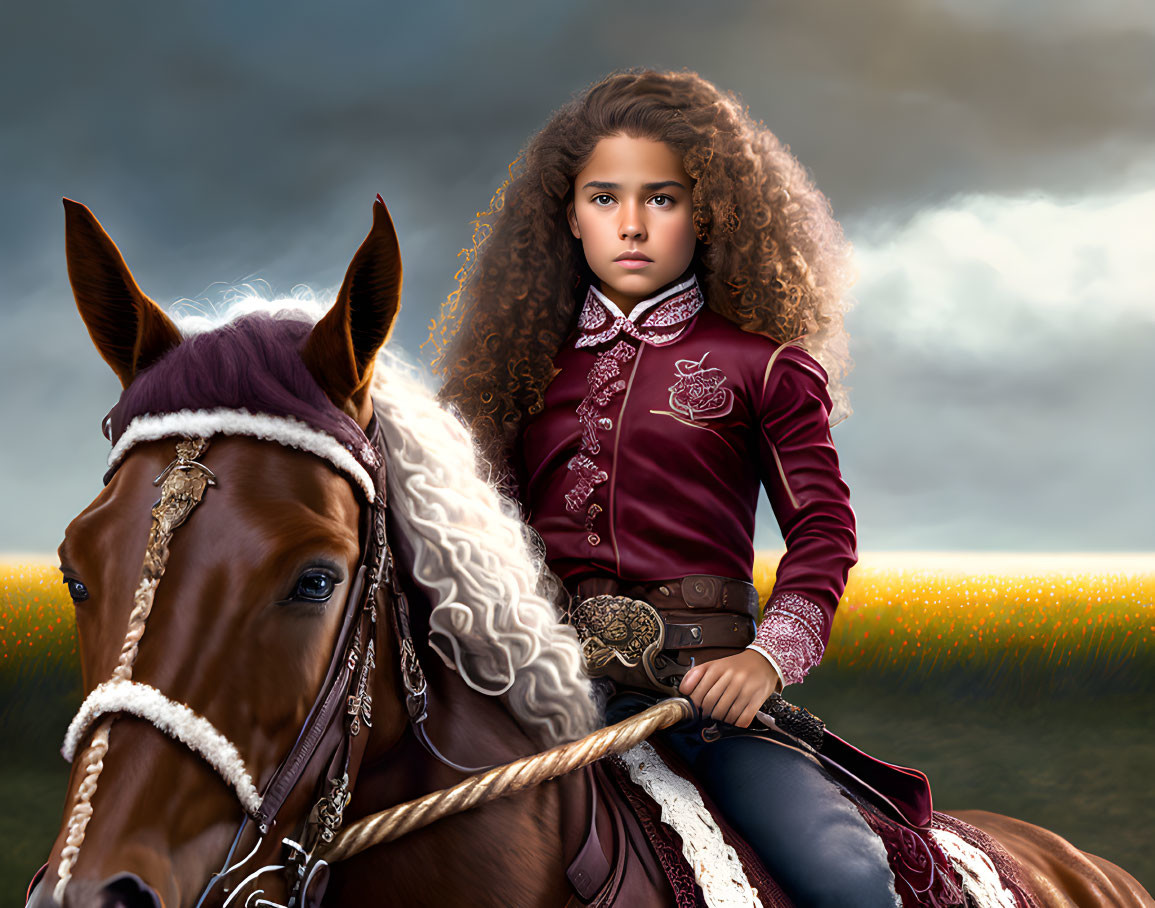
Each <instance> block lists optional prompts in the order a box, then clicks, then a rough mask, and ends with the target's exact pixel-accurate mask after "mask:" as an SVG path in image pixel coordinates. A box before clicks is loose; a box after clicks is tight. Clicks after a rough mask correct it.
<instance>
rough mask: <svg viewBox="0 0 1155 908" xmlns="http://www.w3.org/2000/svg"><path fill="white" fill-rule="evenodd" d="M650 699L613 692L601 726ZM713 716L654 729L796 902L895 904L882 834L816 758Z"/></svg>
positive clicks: (779, 738)
mask: <svg viewBox="0 0 1155 908" xmlns="http://www.w3.org/2000/svg"><path fill="white" fill-rule="evenodd" d="M653 702H654V700H653V699H651V698H647V697H644V696H641V695H634V694H630V693H624V694H619V695H618V696H616V697H615V698H614V699H612V700H611V701H610V703H609V705H608V706H607V708H606V719H607V724H610V723H613V722H617V721H621V720H622V719H624V718H626V717H627V716H630V715H633V714H634V713H636V712H638V711H640V710H641V709H644V708H645V707H647V706H649V705H650V704H651V703H653ZM712 724H713V723H712V722H701V721H698V722H693V723H683V724H682V725H678V726H676V727H674V728H672V729H667V730H666V731H664V732H660V733H659V737H660V738H661V740H662V742H663V743H665V744H667V745H669V747H670V748H671V749H672V750H673V751H674V752H675V753H677V754H678V756H679V757H681V759H682V760H683V761H684V762H685V763H686V764H687V765H688V766H689V767H690V770H691V772H693V774H694V778H695V779H696V780H697V781H698V783H699V784H700V785H701V786H702V788H704V789H705V790H706V793H707V794H708V795H709V796H710V797H711V798H712V799H713V801H714V803H715V804H717V805H718V809H719V810H721V811H722V814H723V816H724V817H725V818H726V821H727V822H728V823H729V824H730V825H731V826H732V827H734V829H735V830H737V832H738V833H739V834H741V835H742V837H743V838H745V839H746V841H747V842H749V844H750V847H751V848H753V849H754V851H755V852H757V854H758V856H759V857H760V858H761V859H762V862H763V864H764V865H765V866H766V869H767V870H768V871H769V873H770V875H771V876H772V877H773V878H774V879H775V881H777V883H778V884H779V885H780V886H781V887H782V889H783V890H784V891H785V892H786V894H787V895H788V896H789V897H790V899H791V901H793V902H794V904H795V905H797V906H799V908H809V906H831V908H834V906H838V908H848V906H853V908H894V906H895V905H897V904H899V900H898V896H897V895H896V894H895V890H894V875H893V873H891V870H890V866H889V865H888V864H887V860H886V850H885V849H884V848H883V845H882V841H881V840H880V839H879V838H878V836H876V835H875V834H874V832H873V830H871V828H870V827H869V826H868V825H867V824H866V821H865V820H863V819H862V816H861V815H860V814H859V812H858V810H857V809H856V808H855V807H854V805H853V804H852V803H851V802H850V801H848V800H847V799H846V798H845V797H844V796H843V795H842V794H841V793H840V791H839V789H838V786H837V785H836V784H835V783H834V781H832V780H831V779H830V777H829V776H828V775H827V774H826V772H825V771H823V769H822V768H821V767H820V766H819V764H818V763H817V761H816V760H814V759H813V758H812V757H810V756H809V755H807V754H806V753H804V752H802V751H801V749H799V748H798V746H797V745H796V744H794V743H793V742H792V741H791V739H790V738H788V737H786V736H785V735H781V734H779V733H777V732H774V731H771V730H770V729H763V730H758V731H753V730H749V729H743V728H738V727H736V726H733V725H725V724H723V723H718V726H717V727H718V730H719V731H720V732H721V735H720V736H719V737H718V738H717V739H716V740H710V741H707V740H705V739H704V738H703V736H702V731H703V729H704V728H707V727H709V726H710V725H712Z"/></svg>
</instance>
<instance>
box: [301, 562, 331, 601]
mask: <svg viewBox="0 0 1155 908" xmlns="http://www.w3.org/2000/svg"><path fill="white" fill-rule="evenodd" d="M336 586H337V583H336V578H334V577H333V575H332V574H330V573H329V572H328V571H322V570H317V569H313V570H310V571H305V573H303V574H302V575H301V577H300V579H299V580H298V581H297V589H296V590H295V591H294V592H293V598H294V599H301V600H304V601H305V602H328V601H329V598H330V597H331V596H332V595H333V590H334V589H335V588H336Z"/></svg>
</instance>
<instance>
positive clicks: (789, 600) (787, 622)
mask: <svg viewBox="0 0 1155 908" xmlns="http://www.w3.org/2000/svg"><path fill="white" fill-rule="evenodd" d="M825 623H826V615H825V613H824V612H823V611H822V608H821V607H820V606H818V605H817V604H816V603H814V602H811V601H810V600H809V599H807V598H806V597H805V596H800V595H799V594H798V593H775V594H774V595H773V596H771V597H770V601H769V602H767V603H766V615H765V617H764V618H763V619H762V623H761V624H760V625H759V626H758V633H757V634H756V635H755V636H754V642H753V643H751V644H750V645H751V646H752V647H754V648H756V649H757V650H759V651H760V652H761V653H762V654H763V655H764V656H766V658H767V659H769V660H770V662H771V664H772V665H773V666H774V667H775V669H777V670H778V674H779V676H781V678H782V683H783V684H784V685H785V684H800V683H801V682H802V679H803V678H804V677H805V676H806V673H807V672H809V671H810V669H812V668H813V667H814V666H815V665H817V664H818V663H819V662H821V661H822V653H823V652H824V650H825V649H826V647H825V644H824V643H823V642H822V629H823V627H824V625H825Z"/></svg>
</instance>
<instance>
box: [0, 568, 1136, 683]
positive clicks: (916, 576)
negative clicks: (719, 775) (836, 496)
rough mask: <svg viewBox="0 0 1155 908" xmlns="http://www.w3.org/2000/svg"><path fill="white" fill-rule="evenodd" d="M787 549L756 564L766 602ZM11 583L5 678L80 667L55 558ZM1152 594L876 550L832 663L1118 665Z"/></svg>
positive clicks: (1040, 571)
mask: <svg viewBox="0 0 1155 908" xmlns="http://www.w3.org/2000/svg"><path fill="white" fill-rule="evenodd" d="M779 554H780V553H777V552H767V553H763V554H761V555H760V556H759V558H758V559H757V561H756V563H755V570H754V579H755V583H756V585H757V586H758V587H759V590H760V592H761V593H762V596H763V598H765V597H766V596H767V595H768V594H769V592H770V590H771V588H772V586H773V580H774V575H773V567H774V565H775V563H776V562H777V559H778V555H779ZM0 588H2V589H0V676H7V677H9V678H11V677H13V675H14V673H15V672H16V671H18V670H19V669H20V668H21V667H23V668H24V669H25V670H28V669H32V670H34V671H36V672H37V673H39V672H47V673H55V672H57V671H61V670H65V669H71V668H74V667H75V665H76V661H77V659H76V645H77V644H76V628H75V625H74V623H73V616H72V605H71V602H70V601H69V598H68V594H67V592H66V590H65V587H64V585H63V584H62V583H61V582H60V574H59V572H58V571H57V570H56V568H55V567H54V566H53V564H52V563H51V562H50V561H41V562H39V563H31V562H24V563H9V564H0ZM1153 602H1155V555H1004V554H999V553H990V554H987V553H976V554H969V553H968V554H954V553H942V554H940V553H925V552H908V553H885V554H881V553H880V554H874V555H870V554H866V555H864V556H863V557H862V559H861V561H860V562H859V563H858V565H856V566H855V568H854V569H853V570H852V571H851V574H850V581H849V583H848V585H847V588H846V594H845V595H844V596H843V599H842V604H841V605H840V606H839V609H838V613H837V617H836V619H835V623H834V630H833V632H832V634H831V640H830V646H829V648H828V650H827V653H826V657H825V660H824V664H827V663H834V664H836V665H838V666H840V667H843V668H857V667H860V668H866V669H870V670H873V671H878V670H894V669H898V670H901V671H910V672H914V673H919V674H921V673H930V672H934V671H938V670H941V669H944V668H947V667H951V666H967V665H971V666H975V667H981V668H983V669H984V670H987V671H993V672H996V673H998V672H1000V671H1004V670H1005V669H1007V668H1009V667H1014V666H1023V665H1030V666H1032V667H1033V668H1034V669H1038V668H1040V667H1042V668H1049V669H1052V670H1059V669H1063V668H1065V667H1067V666H1071V665H1072V664H1079V665H1081V666H1084V667H1087V666H1100V665H1101V666H1102V668H1103V670H1104V671H1111V670H1113V669H1114V668H1117V667H1119V666H1121V665H1125V664H1128V663H1133V662H1134V661H1135V660H1144V661H1145V660H1147V659H1149V658H1151V657H1152V656H1155V608H1153V606H1152V603H1153ZM976 662H977V663H978V665H977V666H976V665H975V663H976Z"/></svg>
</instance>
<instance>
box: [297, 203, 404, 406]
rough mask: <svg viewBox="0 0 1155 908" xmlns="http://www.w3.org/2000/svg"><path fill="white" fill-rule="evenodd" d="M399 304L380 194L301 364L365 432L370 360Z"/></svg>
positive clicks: (394, 256) (391, 239) (391, 233)
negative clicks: (362, 236) (335, 295)
mask: <svg viewBox="0 0 1155 908" xmlns="http://www.w3.org/2000/svg"><path fill="white" fill-rule="evenodd" d="M400 305H401V250H400V248H399V247H398V245H397V231H396V230H394V228H393V221H392V219H391V218H390V217H389V211H388V209H386V207H385V202H384V201H382V199H381V196H377V199H376V200H375V201H374V202H373V226H372V227H371V228H370V229H369V235H368V236H367V237H365V241H364V242H363V243H362V244H361V248H360V249H358V250H357V254H356V255H354V256H353V261H352V262H351V263H350V264H349V270H348V271H347V272H346V273H345V282H344V283H343V284H341V292H340V293H338V294H337V301H336V302H335V303H334V304H333V308H332V309H330V310H329V311H328V312H327V313H326V314H325V317H324V318H322V319H321V320H320V321H319V322H317V326H316V327H315V328H314V329H313V331H312V333H311V334H310V335H309V338H308V340H306V341H305V347H304V349H303V350H302V352H301V355H302V358H303V359H304V360H305V365H306V366H308V367H309V371H310V372H311V373H312V374H313V377H314V378H315V379H316V380H317V382H318V383H319V384H320V385H321V387H322V388H323V389H324V390H325V393H326V394H327V395H328V396H329V399H330V400H331V401H333V403H335V404H336V405H337V406H338V407H340V408H341V409H342V410H344V411H345V412H346V413H348V414H349V415H350V416H352V417H353V418H354V419H356V420H357V421H358V422H359V423H360V424H361V426H362V428H364V427H365V426H366V425H368V423H369V418H370V416H372V401H371V399H370V397H369V382H370V380H371V379H372V377H373V361H374V359H375V357H376V356H377V351H378V350H380V349H381V346H382V344H384V343H385V341H386V340H388V339H389V332H390V331H391V330H392V329H393V322H394V320H395V319H396V318H397V310H398V309H399V308H400Z"/></svg>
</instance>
